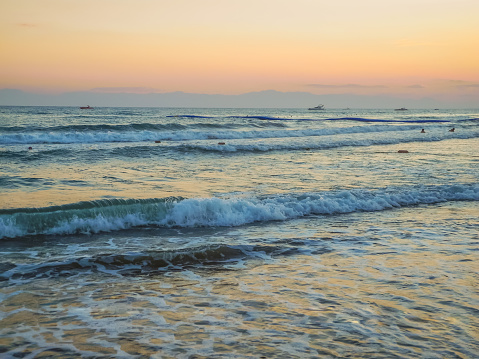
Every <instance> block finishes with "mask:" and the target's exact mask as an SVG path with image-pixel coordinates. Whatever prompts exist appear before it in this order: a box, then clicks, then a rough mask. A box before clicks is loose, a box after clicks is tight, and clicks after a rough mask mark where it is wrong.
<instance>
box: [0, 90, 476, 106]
mask: <svg viewBox="0 0 479 359" xmlns="http://www.w3.org/2000/svg"><path fill="white" fill-rule="evenodd" d="M318 104H324V105H325V107H326V108H347V107H350V108H396V107H407V108H431V107H442V108H447V107H473V104H451V103H444V102H439V101H437V100H434V99H431V98H422V99H406V98H399V97H393V96H387V95H384V96H366V95H354V94H332V95H315V94H312V93H308V92H279V91H274V90H268V91H259V92H249V93H245V94H241V95H208V94H196V93H185V92H169V93H149V94H134V93H101V92H66V93H62V94H56V95H52V94H34V93H29V92H24V91H21V90H14V89H3V90H0V105H3V106H84V105H90V106H92V107H95V106H97V107H207V108H228V107H231V108H308V107H312V106H316V105H318Z"/></svg>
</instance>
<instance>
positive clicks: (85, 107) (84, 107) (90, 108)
mask: <svg viewBox="0 0 479 359" xmlns="http://www.w3.org/2000/svg"><path fill="white" fill-rule="evenodd" d="M80 109H82V110H93V107H90V105H88V106H81V107H80Z"/></svg>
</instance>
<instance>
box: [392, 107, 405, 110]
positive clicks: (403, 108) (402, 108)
mask: <svg viewBox="0 0 479 359" xmlns="http://www.w3.org/2000/svg"><path fill="white" fill-rule="evenodd" d="M394 111H407V108H405V107H401V108H395V109H394Z"/></svg>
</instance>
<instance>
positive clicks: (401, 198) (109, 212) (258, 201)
mask: <svg viewBox="0 0 479 359" xmlns="http://www.w3.org/2000/svg"><path fill="white" fill-rule="evenodd" d="M463 200H472V201H478V200H479V185H454V186H437V187H434V186H432V187H419V188H396V189H384V190H379V191H370V190H365V189H364V190H344V191H339V192H324V193H316V194H315V193H310V194H302V195H295V194H289V195H277V196H272V197H267V198H258V197H251V198H234V197H233V198H228V199H223V198H191V199H185V200H180V201H176V202H170V203H168V204H167V205H165V206H160V207H153V208H157V209H156V212H155V213H152V207H151V205H150V204H145V205H135V208H134V212H131V210H126V209H125V208H124V207H122V206H118V205H117V206H115V207H113V208H108V207H107V208H105V207H100V208H94V209H84V210H82V211H78V210H75V211H73V212H72V213H69V210H68V209H66V210H65V211H64V212H63V213H62V214H61V216H60V217H59V219H58V221H56V222H55V221H53V222H52V220H51V216H52V213H49V212H44V213H33V214H30V215H28V217H24V218H22V221H19V223H20V222H22V223H23V225H20V224H17V219H19V218H20V217H19V216H25V215H21V214H10V215H1V216H0V231H1V232H0V238H5V237H7V238H14V237H21V236H25V235H35V234H47V235H59V234H73V233H99V232H107V231H116V230H122V229H127V228H132V227H137V226H144V225H158V226H166V227H214V226H240V225H244V224H248V223H254V222H264V221H284V220H288V219H293V218H299V217H303V216H309V215H334V214H344V213H351V212H361V211H368V212H369V211H381V210H387V209H391V208H399V207H407V206H412V205H418V204H431V203H439V202H445V201H463ZM155 206H156V205H155ZM92 211H93V212H92ZM45 217H50V220H49V225H48V226H45V225H44V222H45Z"/></svg>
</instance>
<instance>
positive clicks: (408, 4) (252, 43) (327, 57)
mask: <svg viewBox="0 0 479 359" xmlns="http://www.w3.org/2000/svg"><path fill="white" fill-rule="evenodd" d="M478 17H479V1H478V0H327V1H326V0H287V1H286V0H1V1H0V54H1V56H0V89H6V88H8V89H19V90H23V91H30V92H35V93H62V92H69V91H93V92H131V93H151V92H158V93H165V92H174V91H183V92H191V93H205V94H231V95H234V94H241V93H246V92H252V91H263V90H277V91H285V92H288V91H300V92H302V91H304V92H310V93H313V94H341V93H347V94H364V95H378V94H391V95H395V96H405V97H411V98H421V97H428V96H429V97H434V98H436V99H444V100H451V99H452V100H454V99H455V100H458V101H460V100H468V101H471V100H475V99H477V101H478V103H479V25H478V20H477V19H478Z"/></svg>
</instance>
